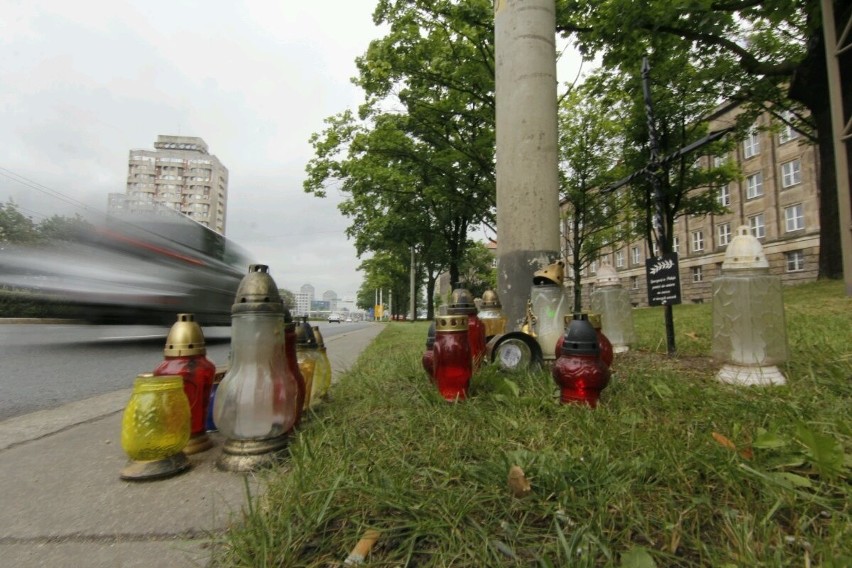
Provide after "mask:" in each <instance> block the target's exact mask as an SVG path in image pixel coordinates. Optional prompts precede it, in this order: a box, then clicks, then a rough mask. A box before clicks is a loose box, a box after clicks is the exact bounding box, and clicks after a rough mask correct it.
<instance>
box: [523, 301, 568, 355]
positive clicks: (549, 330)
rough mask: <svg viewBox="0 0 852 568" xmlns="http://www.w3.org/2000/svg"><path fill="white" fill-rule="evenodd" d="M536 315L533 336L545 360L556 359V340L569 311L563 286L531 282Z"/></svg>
mask: <svg viewBox="0 0 852 568" xmlns="http://www.w3.org/2000/svg"><path fill="white" fill-rule="evenodd" d="M530 301H531V302H532V311H533V314H535V317H536V323H535V336H536V340H537V341H538V344H539V345H540V346H541V354H542V357H543V358H544V360H545V361H547V360H551V361H552V360H553V359H556V357H557V355H558V354H557V353H556V352H555V349H556V342H557V340H558V339H559V337H560V336H561V335H562V334H563V333H564V332H565V316H566V315H567V314H569V313H570V309H569V308H570V306H569V302H568V298H567V297H566V296H565V288H563V287H562V286H556V285H553V284H541V285H538V284H533V286H532V288H531V289H530Z"/></svg>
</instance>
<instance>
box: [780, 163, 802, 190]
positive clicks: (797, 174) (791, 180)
mask: <svg viewBox="0 0 852 568" xmlns="http://www.w3.org/2000/svg"><path fill="white" fill-rule="evenodd" d="M799 183H802V162H801V161H800V160H793V161H792V162H787V163H786V164H781V187H785V188H786V187H791V186H794V185H796V184H799Z"/></svg>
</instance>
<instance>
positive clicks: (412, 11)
mask: <svg viewBox="0 0 852 568" xmlns="http://www.w3.org/2000/svg"><path fill="white" fill-rule="evenodd" d="M374 20H375V21H376V23H377V24H382V23H384V24H387V25H389V27H390V31H389V33H388V35H387V36H385V37H384V38H381V39H378V40H375V41H373V42H372V43H371V44H370V46H369V48H368V50H367V52H366V53H365V54H364V56H362V57H360V58H358V60H357V65H358V69H359V76H358V77H356V78H355V79H354V81H355V83H356V84H357V85H359V86H360V87H361V88H363V89H364V93H365V103H364V104H363V105H362V106H361V107H360V109H359V112H358V116H357V117H356V116H355V114H354V113H353V112H352V111H351V110H347V111H344V112H341V113H340V114H338V115H336V116H334V117H332V118H329V119H327V120H326V125H327V127H326V129H325V130H324V131H323V132H321V133H318V134H314V135H313V136H312V137H311V144H312V145H313V147H314V152H315V157H314V158H313V159H312V160H311V161H310V162H309V163H308V165H307V168H306V169H307V174H308V176H307V179H306V181H305V182H304V188H305V191H307V192H309V193H313V194H314V195H317V196H319V197H323V196H325V193H326V188H327V187H329V186H330V185H332V184H334V186H335V187H336V188H337V189H338V190H339V191H340V192H341V193H343V194H344V195H345V199H344V201H343V203H341V205H340V209H341V211H342V212H343V213H344V214H345V215H346V216H347V217H349V218H350V219H351V220H352V223H351V225H350V226H349V227H348V229H347V234H348V235H349V236H350V237H351V238H353V239H354V240H355V245H356V250H357V251H358V254H359V255H362V254H364V253H366V252H373V253H380V252H385V251H394V255H395V256H398V257H399V258H400V259H402V258H403V256H404V255H405V254H407V252H408V251H409V250H410V247H414V248H415V251H416V257H417V259H418V274H419V275H420V277H421V278H424V279H425V280H426V282H427V297H430V298H431V296H432V289H433V288H434V281H435V278H437V275H438V274H439V273H440V272H441V271H442V270H444V269H449V271H450V274H451V279H453V280H454V281H458V278H459V266H460V264H461V262H462V260H463V259H464V256H465V252H466V249H467V247H468V243H469V240H468V233H469V231H470V230H471V229H472V228H474V227H475V226H477V225H478V224H480V223H485V224H490V223H492V222H493V216H494V99H493V86H494V78H493V51H492V50H491V48H490V46H491V45H492V44H493V38H492V36H493V24H492V15H491V4H490V3H489V2H488V1H487V0H476V1H472V2H471V1H467V2H462V1H458V0H456V1H448V0H447V1H439V2H427V1H423V0H418V1H414V2H408V1H403V0H399V1H396V2H392V1H382V2H379V4H378V6H377V8H376V11H375V13H374ZM400 245H402V246H400ZM397 248H404V249H405V252H403V251H399V250H396V249H397ZM404 264H405V265H406V266H407V264H408V262H407V261H405V262H404ZM407 281H408V280H407V275H406V278H405V279H404V280H403V282H404V283H406V286H407ZM430 311H431V306H430Z"/></svg>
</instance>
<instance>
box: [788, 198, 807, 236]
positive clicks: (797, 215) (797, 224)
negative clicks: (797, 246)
mask: <svg viewBox="0 0 852 568" xmlns="http://www.w3.org/2000/svg"><path fill="white" fill-rule="evenodd" d="M784 223H785V228H786V231H787V232H788V233H790V232H793V231H801V230H802V229H804V228H805V210H804V207H802V204H801V203H799V204H797V205H791V206H790V207H785V208H784Z"/></svg>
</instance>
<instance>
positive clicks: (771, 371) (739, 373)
mask: <svg viewBox="0 0 852 568" xmlns="http://www.w3.org/2000/svg"><path fill="white" fill-rule="evenodd" d="M716 378H717V379H718V380H719V381H721V382H723V383H728V384H731V385H742V386H771V385H784V384H787V379H785V378H784V375H782V374H781V371H779V370H778V367H776V366H774V365H771V366H768V367H758V366H753V367H749V366H744V365H731V364H728V365H723V366H722V368H721V369H719V373H718V374H717V375H716Z"/></svg>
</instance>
